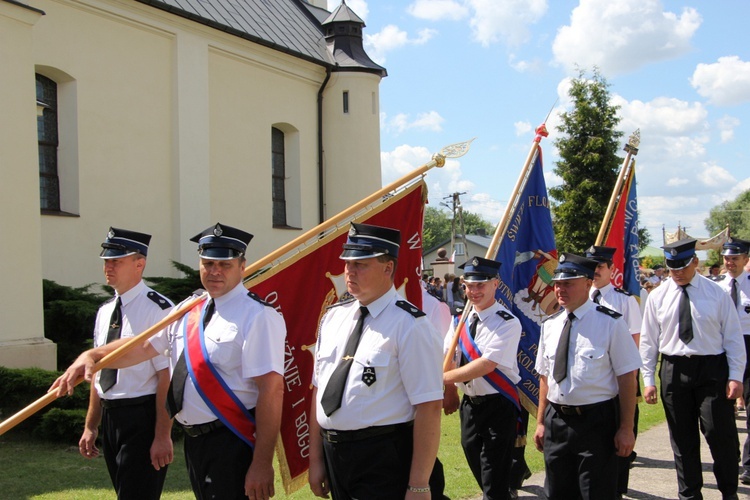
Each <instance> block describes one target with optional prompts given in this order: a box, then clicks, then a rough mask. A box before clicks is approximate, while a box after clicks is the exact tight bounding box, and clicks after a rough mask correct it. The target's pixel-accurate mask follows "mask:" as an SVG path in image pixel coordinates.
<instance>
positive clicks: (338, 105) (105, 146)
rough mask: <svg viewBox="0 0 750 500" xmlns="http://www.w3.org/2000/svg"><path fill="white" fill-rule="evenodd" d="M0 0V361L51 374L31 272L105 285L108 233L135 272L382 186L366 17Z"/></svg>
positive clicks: (278, 227)
mask: <svg viewBox="0 0 750 500" xmlns="http://www.w3.org/2000/svg"><path fill="white" fill-rule="evenodd" d="M29 2H30V3H23V0H0V61H2V71H0V88H2V93H0V130H1V133H0V155H1V156H0V173H1V174H2V179H3V181H2V183H1V184H0V208H1V209H2V212H3V214H4V216H3V217H2V219H1V220H0V228H1V229H2V235H3V240H2V241H3V245H2V250H0V259H2V261H3V263H4V264H3V269H4V273H3V274H4V278H5V286H4V287H3V290H2V291H1V292H0V317H2V318H3V322H2V324H0V365H3V366H9V367H23V366H40V367H44V368H54V367H55V346H54V344H52V343H51V342H49V341H48V340H46V339H45V338H44V336H43V315H42V278H46V279H51V280H54V281H56V282H58V283H60V284H64V285H72V286H81V285H85V284H88V283H100V282H102V271H101V263H100V262H99V260H98V259H97V255H98V252H99V250H100V249H99V244H100V243H101V241H102V238H103V236H104V235H105V234H106V230H107V228H108V227H109V226H110V225H112V226H115V227H125V228H129V229H133V230H137V231H141V232H146V233H150V234H153V235H154V237H153V239H152V241H151V249H150V251H149V262H148V266H147V268H146V273H145V275H146V276H174V275H176V273H175V271H174V270H173V269H172V267H171V263H170V261H172V260H174V261H178V262H182V263H184V264H187V265H191V266H194V265H196V263H197V255H196V253H195V245H194V244H191V243H190V242H189V241H188V240H189V238H190V237H191V236H193V235H194V234H196V233H197V232H198V231H199V230H200V229H202V228H205V227H206V226H208V225H210V224H212V223H215V222H217V221H221V222H223V223H226V224H229V225H232V226H237V227H241V228H242V229H246V230H248V231H250V232H252V233H253V234H255V236H256V238H255V239H254V240H253V242H252V243H251V246H250V248H249V255H248V260H249V261H250V262H253V261H254V260H256V259H258V258H261V257H262V256H264V255H266V254H268V253H269V252H271V251H273V250H274V249H276V248H278V247H279V246H281V245H282V244H284V243H286V242H288V241H290V240H291V239H293V238H295V237H296V236H299V235H300V234H302V232H303V231H304V230H306V229H310V228H311V227H314V226H315V225H317V224H318V223H320V222H321V221H322V220H324V219H326V218H328V217H330V216H332V215H335V214H337V213H338V212H340V211H341V210H343V209H345V208H347V207H349V206H351V205H352V204H354V203H356V202H357V201H359V200H361V199H362V198H364V197H366V196H368V195H370V194H372V193H373V192H374V191H376V190H377V189H379V188H380V186H381V178H380V124H379V112H380V110H379V85H380V81H381V79H382V78H383V77H385V76H386V71H385V69H384V68H382V67H381V66H379V65H377V64H375V63H374V62H373V61H372V60H370V58H369V57H368V56H367V54H366V53H365V51H364V49H363V46H362V29H363V28H364V22H363V21H362V19H360V18H359V17H358V16H357V15H356V13H354V12H353V11H352V10H351V9H349V8H348V7H347V6H346V4H345V3H343V2H342V3H341V5H340V6H339V7H338V8H337V9H335V10H334V12H332V13H331V12H328V11H327V10H325V8H324V7H325V5H326V1H325V0H314V1H309V2H308V1H305V0H273V1H270V2H269V1H268V0H245V1H243V2H235V1H232V0H179V1H177V0H29Z"/></svg>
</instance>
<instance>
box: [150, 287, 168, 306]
mask: <svg viewBox="0 0 750 500" xmlns="http://www.w3.org/2000/svg"><path fill="white" fill-rule="evenodd" d="M146 297H148V298H149V299H151V300H152V301H153V302H154V304H156V305H157V306H159V307H161V308H162V310H164V309H169V308H170V307H172V303H171V302H169V299H167V298H166V297H165V296H163V295H161V294H159V293H158V292H155V291H153V290H151V291H150V292H148V293H147V294H146Z"/></svg>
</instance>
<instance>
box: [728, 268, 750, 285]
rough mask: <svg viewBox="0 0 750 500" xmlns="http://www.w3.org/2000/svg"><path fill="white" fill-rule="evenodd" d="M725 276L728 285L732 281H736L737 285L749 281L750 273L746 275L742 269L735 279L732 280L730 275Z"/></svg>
mask: <svg viewBox="0 0 750 500" xmlns="http://www.w3.org/2000/svg"><path fill="white" fill-rule="evenodd" d="M726 276H727V279H728V280H729V282H730V283H731V282H732V280H737V283H738V284H739V283H744V282H745V281H746V280H747V279H750V273H748V272H747V271H745V270H744V269H743V270H742V272H741V273H740V275H739V276H737V277H736V278H732V275H731V274H729V273H727V275H726Z"/></svg>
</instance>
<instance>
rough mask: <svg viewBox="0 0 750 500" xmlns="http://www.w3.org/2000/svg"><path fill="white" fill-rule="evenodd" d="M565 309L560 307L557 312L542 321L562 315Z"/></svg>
mask: <svg viewBox="0 0 750 500" xmlns="http://www.w3.org/2000/svg"><path fill="white" fill-rule="evenodd" d="M564 310H565V309H564V308H562V307H561V308H560V309H559V310H558V311H557V312H556V313H555V314H553V315H551V316H547V317H546V318H544V319H543V320H542V323H544V322H545V321H547V320H548V319H552V318H556V317H557V316H560V315H561V314H562V312H563V311H564Z"/></svg>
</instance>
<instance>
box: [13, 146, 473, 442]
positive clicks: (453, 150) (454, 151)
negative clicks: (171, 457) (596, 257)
mask: <svg viewBox="0 0 750 500" xmlns="http://www.w3.org/2000/svg"><path fill="white" fill-rule="evenodd" d="M472 141H474V139H471V140H469V141H465V142H458V143H455V144H450V145H448V146H445V147H444V148H443V149H441V150H440V152H438V153H436V154H434V155H433V156H432V159H431V160H430V161H429V162H427V163H425V164H424V165H422V166H421V167H419V168H418V169H416V170H414V171H413V172H410V173H408V174H407V175H405V176H403V177H401V178H400V179H398V180H396V181H394V182H392V183H390V184H388V185H387V186H385V187H383V188H381V189H380V190H378V191H376V192H375V193H373V194H371V195H370V196H368V197H367V198H365V199H363V200H361V201H359V202H357V203H355V204H354V205H352V206H351V207H349V208H347V209H345V210H343V211H342V212H340V213H338V214H337V215H335V216H333V217H331V218H330V219H328V220H326V221H324V222H322V223H321V224H318V225H317V226H315V227H314V228H312V229H310V230H309V231H307V232H305V233H304V234H302V235H301V236H299V237H297V238H295V239H294V240H292V241H290V242H289V243H287V244H285V245H283V246H282V247H280V248H279V249H277V250H275V251H273V252H271V253H270V254H268V255H266V256H265V257H263V258H262V259H260V260H258V261H256V262H254V263H252V264H250V265H249V266H247V267H246V268H245V270H244V272H243V277H248V276H250V275H252V274H253V273H255V272H257V271H258V270H260V269H261V268H263V266H266V265H268V264H270V263H272V262H273V261H274V260H276V259H278V258H279V257H281V256H283V255H284V254H286V253H287V252H289V251H291V250H293V249H294V248H296V247H297V246H299V245H301V244H303V243H305V242H306V241H308V240H310V239H311V238H313V237H315V236H316V235H318V234H320V233H322V232H325V231H326V230H328V229H329V228H331V227H333V226H335V225H336V224H338V223H340V222H341V221H343V220H346V219H347V218H349V217H351V216H352V215H354V214H356V213H357V212H359V211H360V210H362V209H363V208H365V207H367V206H368V205H370V204H372V203H374V202H375V201H377V200H378V199H380V198H382V197H383V196H385V195H386V194H388V193H390V192H391V191H394V190H395V189H398V188H399V187H401V186H402V185H404V184H406V183H408V182H410V181H412V180H414V179H416V178H418V177H419V176H421V175H423V174H424V173H426V172H427V171H428V170H430V169H431V168H433V167H438V168H441V167H443V166H444V165H445V160H446V159H447V158H460V157H461V156H464V155H465V154H466V153H467V152H468V151H469V148H470V147H471V143H472ZM207 296H208V294H207V293H203V294H202V295H201V296H199V297H194V298H192V299H190V300H188V301H187V302H185V303H184V304H183V305H182V306H181V307H180V308H178V309H175V310H174V311H172V312H171V313H170V314H168V315H167V316H166V317H165V318H164V319H162V320H161V321H159V322H158V323H156V324H155V325H153V326H152V327H150V328H149V329H147V330H146V331H144V332H143V333H140V334H139V335H137V336H135V337H132V338H131V339H130V340H128V341H127V342H126V343H124V344H123V345H122V346H120V347H118V348H117V349H116V350H114V351H112V352H111V353H109V354H108V355H106V356H105V357H103V358H102V359H100V360H99V361H98V362H97V363H96V364H95V365H94V367H93V369H92V373H96V372H97V371H99V370H101V369H103V368H106V367H108V366H110V365H111V364H112V363H114V362H115V361H117V360H118V359H120V358H121V357H122V356H124V355H125V354H126V353H127V352H128V351H130V350H131V349H132V348H133V347H135V346H136V345H139V344H143V343H144V342H145V341H147V340H148V339H149V338H151V337H153V336H154V335H156V334H157V333H158V332H160V331H161V330H163V329H164V328H166V327H167V326H169V325H170V324H172V323H174V322H175V321H177V320H179V319H180V318H182V316H184V315H185V313H187V312H188V311H189V310H190V309H191V308H192V307H194V306H195V305H196V304H198V303H199V302H200V301H202V300H204V299H205V298H206V297H207ZM81 382H83V377H81V378H79V379H78V380H76V382H75V384H74V385H78V384H80V383H81ZM56 399H57V391H50V392H48V393H46V394H45V395H44V396H42V397H40V398H39V399H37V400H36V401H34V402H33V403H31V404H30V405H28V406H26V407H25V408H23V409H22V410H20V411H19V412H17V413H15V414H14V415H12V416H10V417H8V418H7V419H5V420H3V421H2V422H0V436H1V435H3V434H5V433H6V432H7V431H9V430H10V429H12V428H13V427H15V426H16V425H18V424H20V423H21V422H23V421H24V420H26V419H27V418H28V417H30V416H31V415H33V414H34V413H36V412H38V411H39V410H41V409H42V408H44V407H45V406H47V405H49V404H50V403H52V402H53V401H55V400H56Z"/></svg>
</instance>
